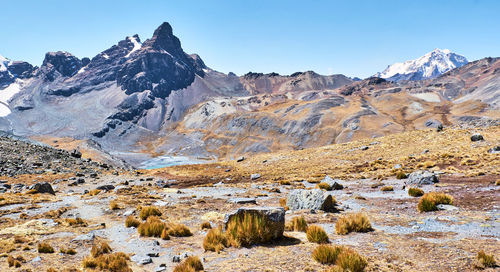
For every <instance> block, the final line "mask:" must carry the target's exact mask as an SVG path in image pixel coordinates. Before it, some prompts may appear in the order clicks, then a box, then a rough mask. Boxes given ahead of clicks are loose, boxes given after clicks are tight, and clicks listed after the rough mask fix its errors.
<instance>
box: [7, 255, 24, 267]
mask: <svg viewBox="0 0 500 272" xmlns="http://www.w3.org/2000/svg"><path fill="white" fill-rule="evenodd" d="M20 259H21V260H20ZM22 260H24V259H23V258H22V257H17V258H14V257H12V256H10V255H9V256H8V257H7V264H8V265H9V267H16V268H18V267H21V261H22Z"/></svg>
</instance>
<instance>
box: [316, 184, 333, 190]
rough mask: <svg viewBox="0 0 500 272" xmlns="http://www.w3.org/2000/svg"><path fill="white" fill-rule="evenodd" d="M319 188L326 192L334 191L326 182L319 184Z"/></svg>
mask: <svg viewBox="0 0 500 272" xmlns="http://www.w3.org/2000/svg"><path fill="white" fill-rule="evenodd" d="M317 187H318V188H319V189H322V190H326V191H331V190H332V186H330V184H328V183H326V182H321V183H318V185H317Z"/></svg>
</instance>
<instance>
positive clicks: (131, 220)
mask: <svg viewBox="0 0 500 272" xmlns="http://www.w3.org/2000/svg"><path fill="white" fill-rule="evenodd" d="M140 224H141V222H140V221H139V220H137V219H136V218H135V217H133V216H132V215H130V216H128V217H127V219H125V227H127V228H130V227H134V228H137V227H138V226H139V225H140Z"/></svg>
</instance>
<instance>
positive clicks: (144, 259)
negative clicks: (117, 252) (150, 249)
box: [130, 254, 153, 265]
mask: <svg viewBox="0 0 500 272" xmlns="http://www.w3.org/2000/svg"><path fill="white" fill-rule="evenodd" d="M130 260H131V261H133V262H135V263H137V264H141V265H145V264H150V263H152V262H153V260H152V259H151V257H149V256H148V255H139V254H137V255H134V256H132V257H130Z"/></svg>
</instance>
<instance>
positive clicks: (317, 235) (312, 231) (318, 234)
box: [306, 225, 328, 244]
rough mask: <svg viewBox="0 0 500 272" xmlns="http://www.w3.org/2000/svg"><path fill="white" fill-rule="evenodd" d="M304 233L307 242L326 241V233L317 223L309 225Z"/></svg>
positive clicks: (319, 242) (320, 242)
mask: <svg viewBox="0 0 500 272" xmlns="http://www.w3.org/2000/svg"><path fill="white" fill-rule="evenodd" d="M306 235H307V240H308V241H309V242H313V243H318V244H323V243H328V234H326V232H325V230H324V229H323V228H322V227H320V226H318V225H310V226H309V227H307V231H306Z"/></svg>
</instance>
